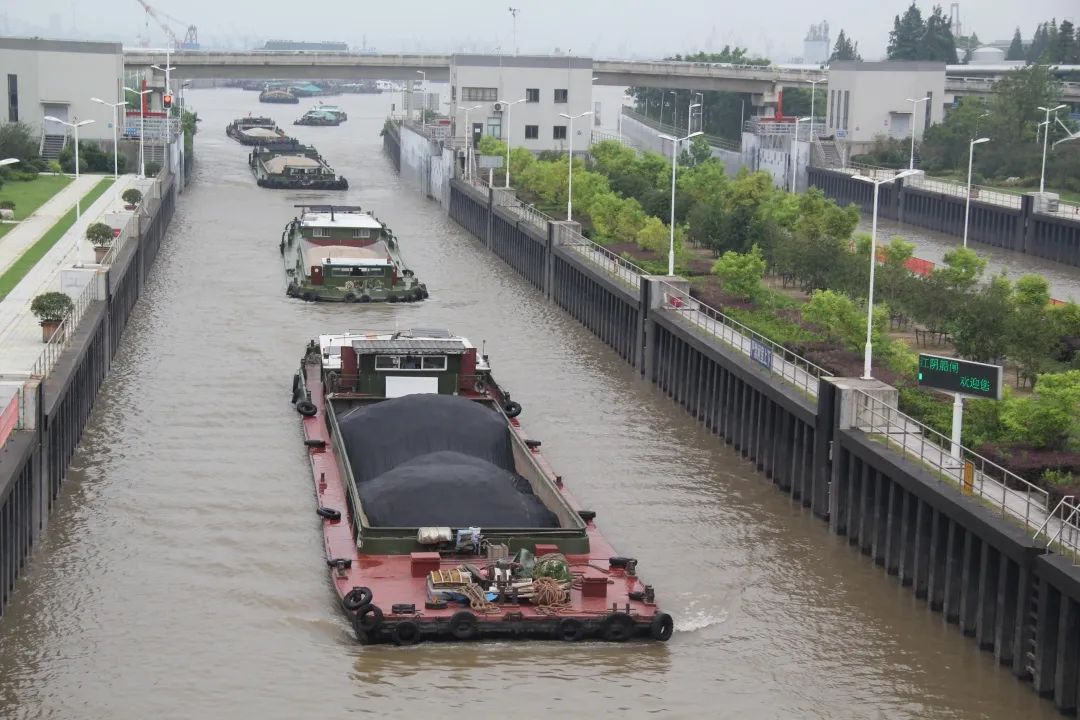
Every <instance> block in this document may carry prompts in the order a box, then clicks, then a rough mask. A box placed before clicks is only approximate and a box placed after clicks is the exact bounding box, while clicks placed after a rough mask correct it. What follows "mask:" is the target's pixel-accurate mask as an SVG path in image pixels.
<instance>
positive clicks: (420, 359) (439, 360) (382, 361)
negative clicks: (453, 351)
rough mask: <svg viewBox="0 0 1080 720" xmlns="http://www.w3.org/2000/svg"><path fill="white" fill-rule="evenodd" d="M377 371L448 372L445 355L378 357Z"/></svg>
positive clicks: (376, 360) (376, 357)
mask: <svg viewBox="0 0 1080 720" xmlns="http://www.w3.org/2000/svg"><path fill="white" fill-rule="evenodd" d="M375 369H376V370H446V356H445V355H376V356H375Z"/></svg>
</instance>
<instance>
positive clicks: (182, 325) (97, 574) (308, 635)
mask: <svg viewBox="0 0 1080 720" xmlns="http://www.w3.org/2000/svg"><path fill="white" fill-rule="evenodd" d="M189 100H190V103H191V105H192V106H193V107H195V108H197V109H198V110H199V113H200V115H201V116H202V117H203V119H204V121H203V123H202V124H201V126H200V134H199V136H198V138H197V143H196V144H197V148H198V150H197V164H196V169H195V181H194V183H193V184H192V185H191V186H190V187H189V189H188V190H187V191H186V192H185V193H184V195H183V196H182V198H181V199H180V202H179V205H178V209H177V212H176V216H175V218H174V220H173V222H172V226H171V228H170V230H169V234H168V239H167V241H166V243H165V245H164V247H163V250H162V253H161V255H160V256H159V257H158V260H157V264H156V266H155V267H154V269H153V272H152V275H151V277H150V278H149V282H148V284H147V287H146V292H145V294H144V295H143V298H142V300H141V301H140V304H139V306H138V308H137V310H136V313H135V316H134V318H133V320H132V322H131V324H130V325H129V327H128V328H127V330H126V333H125V335H124V341H123V344H122V347H121V349H120V352H119V354H118V356H117V357H116V359H115V361H114V364H113V368H112V374H111V375H110V377H109V378H108V380H107V381H106V383H105V386H104V388H103V390H102V392H101V394H100V396H99V397H98V400H97V404H96V406H95V408H94V412H93V417H92V419H91V421H90V425H89V427H88V429H87V431H86V434H85V436H84V438H83V441H82V444H81V447H80V449H79V451H78V452H77V453H76V455H75V458H74V461H73V465H72V469H71V472H70V474H69V478H68V481H67V483H66V485H65V486H64V489H63V492H62V498H61V500H60V502H59V505H58V507H57V509H56V511H55V512H54V514H53V516H52V523H51V525H50V527H49V529H48V531H47V532H46V534H45V535H44V537H43V539H42V541H41V542H40V544H39V546H38V547H37V548H36V550H35V552H34V555H33V560H32V563H31V565H30V567H29V569H28V570H27V572H26V573H25V575H24V576H23V578H22V579H21V580H20V581H19V584H18V589H17V591H16V594H15V598H14V602H13V603H12V605H11V606H10V610H9V611H8V612H7V614H6V615H5V616H4V617H3V618H2V619H0V718H5V719H16V718H75V719H82V718H86V719H97V718H102V719H105V718H110V719H126V718H260V719H270V718H340V717H345V716H350V717H352V716H369V717H395V718H396V717H403V718H412V717H421V716H427V717H445V718H449V717H455V716H459V717H465V716H466V714H467V716H468V717H471V718H487V717H496V716H499V717H506V715H505V713H507V712H510V713H511V715H512V716H513V717H515V718H533V717H537V718H550V717H552V716H553V715H552V714H553V713H574V714H585V715H596V714H598V713H607V712H619V713H620V714H621V715H622V716H624V717H646V716H660V717H676V718H698V717H717V718H1002V719H1004V718H1053V717H1057V715H1056V713H1055V711H1054V710H1053V708H1052V707H1051V705H1050V704H1049V703H1047V702H1045V701H1041V700H1039V699H1037V698H1036V697H1035V695H1034V694H1033V693H1032V692H1031V690H1030V689H1029V688H1028V687H1027V686H1026V685H1024V684H1022V683H1020V682H1018V681H1017V680H1015V679H1014V678H1013V677H1012V675H1011V674H1009V673H1008V672H1007V671H1005V670H1003V669H1000V668H999V667H997V666H996V664H995V663H994V661H993V658H992V657H991V656H990V655H989V654H987V653H984V652H980V651H979V650H978V649H977V648H976V647H975V645H974V643H972V642H971V641H970V640H968V639H966V638H963V637H962V636H961V635H960V633H959V632H958V631H957V629H956V628H955V626H949V625H946V624H945V622H944V621H943V619H942V616H941V615H940V614H936V613H932V612H931V611H930V610H929V609H928V608H927V606H926V605H925V603H923V602H922V601H918V600H915V599H914V598H913V597H912V595H911V592H910V591H909V590H908V589H907V588H901V587H899V585H898V584H897V582H896V581H895V579H893V578H889V577H887V576H885V574H884V572H883V571H882V570H881V569H880V568H878V567H876V566H874V565H873V563H871V562H870V561H869V560H868V559H867V558H865V557H864V556H862V555H860V554H859V553H858V552H857V550H855V549H853V548H851V547H850V546H849V545H848V544H847V542H846V540H845V539H844V538H838V537H834V536H832V535H830V534H829V532H828V531H827V528H826V526H825V524H824V523H822V522H821V521H820V520H818V519H816V518H814V517H812V516H811V515H810V514H809V513H808V512H806V511H804V510H803V509H802V508H801V507H798V506H796V505H793V504H792V503H791V502H790V501H789V500H788V499H787V498H786V497H785V496H784V495H783V494H781V493H779V492H777V491H776V490H774V489H773V487H772V486H771V485H770V484H769V483H768V482H767V481H766V480H764V479H763V477H762V476H760V475H758V474H757V473H756V472H755V471H754V470H753V468H752V466H751V465H750V464H749V463H747V462H746V461H744V460H742V459H741V458H739V457H738V456H736V455H735V454H734V453H732V452H731V451H730V449H729V448H728V447H726V446H725V445H724V444H723V443H721V442H720V441H718V440H717V439H716V438H714V437H711V436H710V435H709V434H708V433H707V432H705V431H704V430H702V429H701V428H700V427H699V426H697V425H696V424H695V423H694V422H692V421H691V419H690V418H689V417H688V416H687V415H686V414H685V413H684V412H683V411H682V410H680V409H679V408H677V407H676V406H674V405H673V404H672V403H671V402H670V401H669V400H667V399H666V398H665V397H663V396H662V395H661V394H660V393H658V392H657V391H656V390H655V389H653V388H652V387H651V386H650V385H649V384H647V383H645V382H644V381H642V380H640V379H639V378H638V377H636V376H635V374H634V373H633V372H632V370H631V369H630V368H629V367H627V366H626V365H625V364H623V363H622V362H621V361H620V360H619V359H617V357H616V356H615V355H614V353H613V352H611V351H609V350H608V349H607V348H606V347H605V346H603V345H602V344H601V343H600V342H599V341H598V340H597V339H596V338H594V337H593V336H592V335H591V334H589V333H588V332H587V331H586V330H585V329H584V328H583V327H582V326H581V325H579V324H578V323H577V322H575V321H574V320H573V319H571V318H570V317H569V316H567V315H565V314H564V313H563V312H561V311H560V310H558V309H557V308H555V307H554V306H553V305H551V304H549V303H547V302H545V301H544V300H543V298H542V297H541V295H540V294H538V293H537V292H536V291H535V290H533V289H532V288H531V287H530V286H529V285H527V284H526V283H525V281H523V280H521V279H519V278H518V277H516V276H515V275H514V273H513V272H512V271H511V270H510V269H509V268H508V267H507V266H505V265H504V264H503V263H502V262H501V261H500V260H498V259H497V258H495V257H494V256H492V255H490V254H489V253H487V252H486V251H485V250H483V249H482V248H481V247H480V245H479V244H478V243H477V242H476V241H475V240H474V239H473V238H472V237H470V236H469V235H468V234H467V233H466V232H465V231H464V230H462V229H461V228H459V227H458V226H456V225H455V224H454V223H453V222H451V221H450V220H449V219H448V218H447V217H446V215H445V214H444V213H443V211H442V209H441V208H440V206H439V205H438V204H437V203H435V202H433V201H431V200H427V199H424V198H422V197H420V196H419V195H418V194H417V193H416V192H415V191H414V190H413V189H411V188H409V187H405V186H404V184H403V182H402V181H401V180H400V179H399V177H398V176H397V174H396V173H395V172H394V170H393V167H392V165H391V164H390V163H389V161H388V160H387V158H385V157H384V156H383V154H382V150H381V141H380V139H379V137H378V131H379V128H380V127H381V125H382V122H383V118H384V117H385V115H386V113H387V111H388V110H389V106H390V103H392V102H394V101H395V97H394V96H391V95H381V96H380V95H374V96H373V95H363V96H343V97H340V98H334V99H333V100H332V101H333V102H335V103H337V104H340V105H342V106H344V107H345V108H346V110H347V111H348V113H349V120H348V122H347V123H345V124H344V125H342V126H341V127H339V128H308V127H305V128H295V130H296V133H297V134H298V135H299V136H300V137H301V138H303V139H304V140H307V141H310V142H313V143H314V144H315V145H316V146H317V147H318V148H319V149H320V150H321V151H322V152H323V154H324V155H325V156H326V158H327V159H328V160H329V162H330V163H331V164H332V165H334V166H335V167H336V168H337V169H338V170H339V171H340V172H342V173H344V174H345V175H347V176H348V177H349V179H350V181H351V185H352V189H350V190H349V191H348V192H347V193H336V194H331V193H325V194H312V193H292V192H283V191H271V190H262V189H259V188H257V187H256V186H255V183H254V181H253V179H252V177H251V175H250V173H249V172H248V169H247V165H246V162H245V158H246V154H247V149H246V148H243V147H241V146H240V145H238V144H236V143H234V142H233V141H231V140H229V139H227V138H226V137H225V135H224V126H225V124H226V123H227V122H228V121H229V120H231V119H232V118H234V117H236V116H239V115H242V114H246V113H247V112H254V113H256V114H259V113H267V114H270V115H273V116H274V117H276V118H278V120H279V122H282V123H283V124H285V123H288V124H290V129H292V128H291V121H292V120H293V119H294V117H297V116H299V114H300V113H301V112H303V110H304V109H305V108H306V106H307V105H308V104H309V103H304V104H301V105H300V106H299V107H297V106H268V105H263V106H260V105H259V104H258V102H257V100H256V95H255V94H254V93H249V92H243V91H241V90H225V89H217V90H197V91H192V92H190V93H189ZM313 199H327V200H330V199H332V200H334V201H336V202H344V201H348V202H350V203H353V204H359V205H362V206H364V207H365V208H371V209H373V210H374V211H375V212H376V213H377V214H378V215H379V216H380V217H382V218H384V219H385V220H386V221H388V222H389V223H390V225H391V227H392V228H393V229H394V231H395V232H397V233H398V234H399V235H400V237H401V238H402V244H403V249H404V252H405V256H406V258H407V260H408V261H409V262H410V263H411V264H412V266H413V267H414V268H415V270H416V272H417V275H418V276H419V277H420V278H422V279H423V280H425V281H426V282H427V284H428V287H429V288H430V289H431V290H432V297H431V299H430V300H429V301H427V302H425V303H423V304H417V305H408V306H403V305H396V306H391V305H386V306H363V307H361V306H343V305H309V304H304V303H302V302H297V301H292V300H289V299H288V298H286V297H285V295H284V292H283V290H284V282H283V277H282V269H281V263H280V259H279V255H278V250H277V243H278V238H279V236H280V233H281V230H282V227H283V225H284V224H285V222H286V221H287V220H288V219H289V218H290V217H292V215H293V212H294V211H293V208H292V205H293V204H294V203H296V202H300V201H305V200H306V201H310V200H313ZM414 325H420V326H429V327H430V326H436V327H438V326H445V327H449V328H452V329H453V330H454V331H456V332H459V333H461V334H464V335H466V336H467V337H469V338H471V339H472V340H474V341H475V342H481V341H485V340H486V342H487V352H488V353H489V354H490V355H491V357H492V361H493V364H494V369H495V372H496V373H497V377H498V378H499V381H500V383H504V384H506V385H507V386H509V387H510V388H511V389H512V390H513V392H514V396H515V399H518V400H520V401H521V403H522V404H523V406H524V408H525V411H524V413H523V415H522V420H523V422H524V424H525V426H526V427H527V428H528V429H529V431H530V434H532V436H533V437H536V438H540V439H542V440H543V441H544V452H545V454H546V455H547V457H548V458H549V460H551V461H552V463H553V464H554V466H555V467H556V468H557V469H558V471H560V472H561V473H562V474H563V475H564V477H565V478H566V481H567V482H568V483H569V484H570V486H571V488H572V489H573V491H574V492H575V494H576V495H577V496H578V497H579V498H580V499H581V501H582V502H583V504H584V505H585V506H587V507H591V508H593V509H595V510H596V511H597V512H598V521H599V522H600V523H601V527H602V529H603V531H604V532H605V534H606V535H607V536H608V537H609V538H610V539H611V540H612V541H613V543H614V544H615V546H616V547H617V548H619V550H620V552H622V553H624V554H627V555H632V556H634V557H637V558H638V559H639V561H640V565H639V567H640V572H641V574H642V575H643V576H644V577H645V578H646V579H647V580H648V582H650V583H652V584H654V585H655V586H656V587H657V589H658V598H659V602H661V603H662V604H663V607H664V608H665V609H666V610H668V611H669V612H670V613H672V615H674V616H675V618H676V628H677V629H676V632H675V634H674V637H673V638H672V639H671V641H670V642H669V643H667V644H627V645H605V644H599V643H585V644H579V645H566V644H559V643H531V644H515V643H510V642H494V643H484V644H469V645H448V644H425V645H419V646H415V647H410V648H395V647H386V646H379V647H361V646H359V645H358V644H356V642H355V641H354V639H353V637H352V634H351V632H350V628H349V626H348V624H347V623H346V621H345V619H344V617H343V615H342V613H341V612H340V611H339V609H338V605H337V602H336V600H335V596H334V594H333V592H332V591H331V588H330V584H329V581H328V576H327V570H326V567H325V564H324V562H323V555H322V545H321V534H320V530H319V523H318V518H317V516H316V515H315V513H314V503H313V497H312V486H311V480H310V478H309V476H308V475H307V466H306V463H305V455H304V448H303V445H302V443H301V434H300V427H299V422H298V416H297V415H296V413H295V412H294V411H293V410H292V409H291V407H290V405H289V388H290V379H291V375H292V373H293V371H294V369H295V368H296V366H297V364H298V360H299V357H300V354H301V352H302V350H303V347H304V345H305V343H306V342H307V340H308V339H309V338H311V337H313V336H314V335H316V334H318V333H319V332H325V331H341V330H344V329H368V328H377V329H383V328H394V327H398V328H407V327H410V326H414Z"/></svg>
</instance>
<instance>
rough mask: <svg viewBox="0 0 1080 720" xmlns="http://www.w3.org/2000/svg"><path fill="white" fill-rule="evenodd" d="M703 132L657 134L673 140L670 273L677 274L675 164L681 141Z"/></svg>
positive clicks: (662, 138) (669, 249)
mask: <svg viewBox="0 0 1080 720" xmlns="http://www.w3.org/2000/svg"><path fill="white" fill-rule="evenodd" d="M691 107H693V106H691ZM702 134H704V133H702V132H701V130H698V131H697V132H692V133H689V134H688V135H687V136H686V137H681V138H677V137H675V136H674V135H664V134H663V133H661V134H659V135H657V137H658V138H660V139H661V140H670V141H671V228H670V229H671V240H670V243H669V245H668V261H667V266H668V275H674V274H675V165H676V163H677V162H678V157H679V143H681V142H685V141H686V140H689V139H690V138H694V137H697V136H698V135H702Z"/></svg>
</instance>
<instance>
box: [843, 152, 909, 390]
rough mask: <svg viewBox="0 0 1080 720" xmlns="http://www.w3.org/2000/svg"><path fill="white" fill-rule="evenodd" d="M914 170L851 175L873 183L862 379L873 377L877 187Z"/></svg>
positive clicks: (894, 180)
mask: <svg viewBox="0 0 1080 720" xmlns="http://www.w3.org/2000/svg"><path fill="white" fill-rule="evenodd" d="M914 174H915V171H914V170H904V171H903V172H899V173H897V174H896V175H894V176H892V177H890V178H884V179H883V180H874V179H873V178H871V177H866V176H865V175H853V176H852V177H854V178H855V179H856V180H862V181H863V182H868V183H873V184H874V219H873V221H872V222H871V225H870V290H869V293H868V294H867V299H866V347H865V349H864V351H863V375H862V376H863V380H870V379H872V378H873V375H872V374H871V367H870V365H871V360H872V358H873V344H872V337H873V332H874V268H875V267H876V266H877V210H878V189H879V188H880V187H881V186H882V185H885V184H887V183H891V182H896V181H897V180H899V179H900V178H903V177H907V176H908V175H914Z"/></svg>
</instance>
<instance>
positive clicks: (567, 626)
mask: <svg viewBox="0 0 1080 720" xmlns="http://www.w3.org/2000/svg"><path fill="white" fill-rule="evenodd" d="M556 633H557V634H558V636H559V639H560V640H565V641H566V642H577V641H579V640H581V639H582V638H583V637H585V623H583V622H581V621H580V620H578V619H577V618H563V619H562V620H560V621H559V627H558V628H557V630H556Z"/></svg>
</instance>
